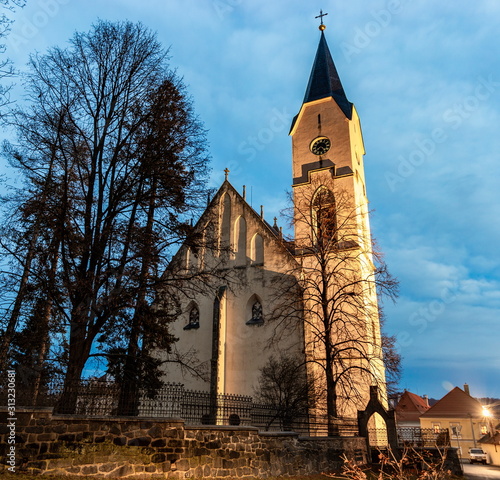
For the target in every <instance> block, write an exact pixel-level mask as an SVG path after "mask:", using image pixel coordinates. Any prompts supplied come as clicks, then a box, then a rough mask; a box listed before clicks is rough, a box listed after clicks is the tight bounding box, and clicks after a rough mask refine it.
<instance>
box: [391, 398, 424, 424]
mask: <svg viewBox="0 0 500 480" xmlns="http://www.w3.org/2000/svg"><path fill="white" fill-rule="evenodd" d="M428 409H429V404H428V403H427V400H426V399H424V398H422V397H419V396H418V395H416V394H415V393H411V392H408V391H406V392H404V393H403V395H402V396H401V398H400V399H399V402H398V404H397V405H396V408H395V410H396V417H397V419H398V420H399V421H401V420H403V421H407V422H408V421H414V422H418V419H419V418H420V415H422V413H424V412H426V411H427V410H428Z"/></svg>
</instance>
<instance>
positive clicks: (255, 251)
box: [251, 233, 264, 265]
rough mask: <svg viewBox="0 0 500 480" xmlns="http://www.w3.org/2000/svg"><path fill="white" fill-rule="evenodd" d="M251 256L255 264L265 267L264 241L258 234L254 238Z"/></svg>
mask: <svg viewBox="0 0 500 480" xmlns="http://www.w3.org/2000/svg"><path fill="white" fill-rule="evenodd" d="M251 256H252V262H253V263H254V264H256V265H264V239H263V238H262V236H261V235H259V234H258V233H257V234H255V235H254V237H253V238H252V248H251Z"/></svg>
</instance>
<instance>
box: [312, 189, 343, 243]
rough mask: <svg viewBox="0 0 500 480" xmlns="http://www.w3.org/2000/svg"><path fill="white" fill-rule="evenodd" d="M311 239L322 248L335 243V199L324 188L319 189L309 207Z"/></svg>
mask: <svg viewBox="0 0 500 480" xmlns="http://www.w3.org/2000/svg"><path fill="white" fill-rule="evenodd" d="M311 207H312V208H311V210H312V211H311V215H312V229H313V239H314V243H315V244H316V245H320V246H324V245H327V244H329V243H332V242H336V241H337V215H336V211H335V197H334V196H333V193H332V192H331V191H330V190H328V188H326V187H320V188H319V189H318V190H317V191H316V193H315V195H314V199H313V202H312V205H311Z"/></svg>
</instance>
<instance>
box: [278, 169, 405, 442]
mask: <svg viewBox="0 0 500 480" xmlns="http://www.w3.org/2000/svg"><path fill="white" fill-rule="evenodd" d="M293 205H294V206H293V207H292V209H291V210H290V211H289V212H288V215H289V217H290V218H291V220H292V223H293V225H294V227H295V239H294V241H293V242H292V243H291V246H290V248H291V250H292V251H293V253H294V255H295V257H296V259H297V260H298V266H297V268H296V269H295V270H294V272H290V274H291V275H293V276H294V277H295V278H297V282H298V285H297V286H296V287H293V288H290V289H287V290H286V291H283V289H282V287H283V285H281V284H280V285H276V286H275V288H276V296H277V298H281V299H282V302H281V304H280V307H278V308H277V309H276V311H275V313H274V318H275V319H280V320H279V321H280V322H281V323H287V322H304V326H305V345H306V351H305V354H306V361H307V362H308V364H309V368H310V369H311V371H315V372H320V376H321V378H322V379H323V381H324V392H325V393H324V398H323V399H322V400H321V401H319V402H318V408H317V409H316V413H317V414H318V415H321V414H323V413H324V414H325V416H326V419H327V424H328V434H329V435H335V434H336V433H337V431H338V429H337V426H336V425H337V423H338V419H339V417H342V416H346V415H350V416H353V414H354V412H355V411H356V409H357V408H359V407H361V406H362V404H361V403H360V401H361V400H362V399H363V395H365V394H366V391H367V386H368V385H370V384H384V383H385V378H384V368H383V354H382V340H381V333H380V326H379V314H378V297H379V296H381V295H384V294H385V295H388V296H389V297H390V298H395V296H396V294H397V287H398V284H397V281H396V280H395V279H394V278H393V277H392V276H391V275H390V273H389V271H388V269H387V266H386V265H385V263H384V261H383V256H382V254H381V252H380V251H379V250H378V249H377V247H376V245H375V244H374V242H373V241H372V239H371V238H370V233H369V227H368V218H367V216H368V212H367V210H366V207H365V206H362V205H356V204H355V203H354V200H353V195H352V194H351V193H350V192H348V191H346V190H343V189H340V188H339V187H338V186H337V184H335V183H334V181H333V180H332V179H331V178H326V177H325V176H322V177H321V176H320V177H318V176H313V177H312V179H311V181H310V184H309V185H307V188H305V187H301V188H297V189H296V190H295V192H294V197H293ZM297 297H300V300H301V301H300V302H297ZM292 306H293V307H292ZM295 306H299V307H298V308H297V307H295ZM320 405H324V406H325V408H324V410H323V411H322V409H321V407H320Z"/></svg>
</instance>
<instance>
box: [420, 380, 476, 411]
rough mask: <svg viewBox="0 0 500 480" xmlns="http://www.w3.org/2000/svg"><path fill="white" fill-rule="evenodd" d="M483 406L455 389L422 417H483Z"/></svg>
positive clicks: (460, 390) (457, 388)
mask: <svg viewBox="0 0 500 480" xmlns="http://www.w3.org/2000/svg"><path fill="white" fill-rule="evenodd" d="M483 416H484V413H483V407H482V405H481V404H480V403H479V402H478V401H477V400H476V399H475V398H473V397H471V396H470V395H469V394H468V393H466V392H464V391H463V390H462V389H461V388H459V387H455V388H454V389H453V390H451V391H450V392H449V393H447V394H446V395H445V396H444V397H443V398H442V399H441V400H439V401H438V402H437V403H436V404H435V405H433V406H432V407H431V408H429V410H427V411H426V412H425V413H423V414H422V415H421V418H441V417H450V418H451V417H453V418H464V417H473V418H479V417H483Z"/></svg>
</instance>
